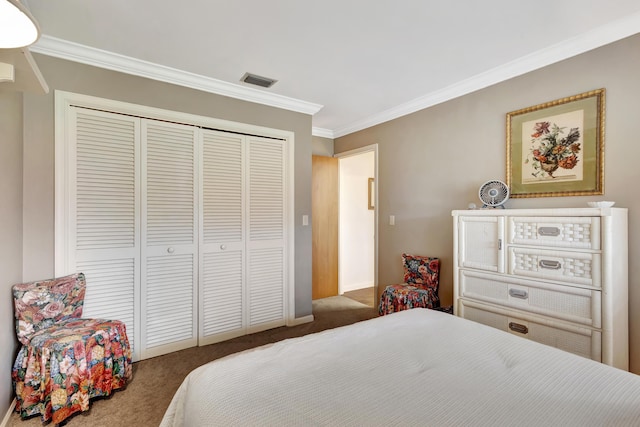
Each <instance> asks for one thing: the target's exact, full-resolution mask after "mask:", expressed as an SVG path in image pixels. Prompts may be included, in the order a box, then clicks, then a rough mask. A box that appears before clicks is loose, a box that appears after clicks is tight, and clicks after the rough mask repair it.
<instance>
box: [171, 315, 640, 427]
mask: <svg viewBox="0 0 640 427" xmlns="http://www.w3.org/2000/svg"><path fill="white" fill-rule="evenodd" d="M218 425H221V426H222V425H224V426H252V425H261V426H376V425H385V426H390V425H402V426H406V425H437V426H466V425H473V426H481V425H486V426H499V425H518V426H526V425H535V426H540V425H545V426H554V425H558V426H563V427H567V426H588V425H598V426H603V425H615V426H625V425H629V426H631V425H634V426H638V425H640V376H637V375H635V374H632V373H629V372H625V371H622V370H619V369H616V368H613V367H610V366H607V365H603V364H601V363H598V362H594V361H592V360H589V359H586V358H582V357H579V356H576V355H573V354H570V353H567V352H564V351H562V350H558V349H556V348H552V347H548V346H545V345H542V344H538V343H536V342H533V341H529V340H526V339H524V338H521V337H517V336H514V335H510V334H509V333H506V332H502V331H499V330H497V329H493V328H490V327H487V326H484V325H481V324H479V323H475V322H472V321H469V320H465V319H462V318H458V317H455V316H452V315H450V314H446V313H443V312H438V311H434V310H427V309H420V308H418V309H413V310H407V311H402V312H398V313H394V314H391V315H388V316H383V317H379V318H376V319H372V320H367V321H363V322H359V323H356V324H353V325H350V326H345V327H341V328H336V329H332V330H328V331H324V332H320V333H316V334H311V335H306V336H303V337H299V338H293V339H289V340H285V341H281V342H278V343H275V344H271V345H267V346H263V347H258V348H255V349H252V350H247V351H245V352H242V353H237V354H235V355H231V356H228V357H225V358H223V359H218V360H216V361H213V362H210V363H208V364H206V365H203V366H201V367H199V368H197V369H195V370H194V371H192V372H191V373H190V374H189V375H188V376H187V377H186V378H185V380H184V382H183V383H182V385H181V386H180V387H179V389H178V391H177V392H176V394H175V396H174V397H173V400H172V401H171V404H170V405H169V407H168V409H167V411H166V413H165V415H164V418H163V420H162V423H161V426H163V427H168V426H189V427H196V426H218Z"/></svg>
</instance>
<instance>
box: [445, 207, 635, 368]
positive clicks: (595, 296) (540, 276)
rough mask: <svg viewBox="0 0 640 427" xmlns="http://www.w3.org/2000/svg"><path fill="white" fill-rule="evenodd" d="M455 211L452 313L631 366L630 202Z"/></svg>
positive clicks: (583, 354) (608, 362)
mask: <svg viewBox="0 0 640 427" xmlns="http://www.w3.org/2000/svg"><path fill="white" fill-rule="evenodd" d="M452 215H453V229H454V281H453V295H454V296H453V298H454V306H453V307H454V313H455V314H456V315H458V316H461V317H464V318H466V319H470V320H474V321H477V322H480V323H483V324H486V325H489V326H493V327H495V328H498V329H502V330H504V331H507V332H510V333H513V334H516V335H519V336H522V337H525V338H528V339H531V340H534V341H537V342H541V343H543V344H547V345H550V346H553V347H557V348H560V349H562V350H566V351H569V352H571V353H575V354H578V355H580V356H584V357H588V358H591V359H593V360H596V361H599V362H602V363H606V364H608V365H612V366H615V367H617V368H620V369H624V370H628V369H629V344H628V341H629V338H628V327H629V326H628V300H627V290H628V276H627V270H628V266H627V264H628V251H627V246H628V243H627V239H628V235H627V209H623V208H602V209H599V208H585V209H481V210H458V211H453V212H452Z"/></svg>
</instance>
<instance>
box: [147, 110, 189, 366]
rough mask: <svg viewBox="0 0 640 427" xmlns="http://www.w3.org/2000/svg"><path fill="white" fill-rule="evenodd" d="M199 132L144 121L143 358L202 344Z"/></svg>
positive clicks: (182, 127) (167, 124) (168, 124)
mask: <svg viewBox="0 0 640 427" xmlns="http://www.w3.org/2000/svg"><path fill="white" fill-rule="evenodd" d="M196 131H197V128H195V127H192V126H184V125H177V124H173V123H164V122H159V121H153V120H142V183H143V184H142V246H143V251H142V275H141V277H142V280H141V283H142V286H141V296H142V304H141V306H142V309H141V317H142V318H141V322H142V324H143V325H144V333H143V336H142V344H141V345H142V349H141V353H142V357H143V358H148V357H154V356H158V355H161V354H165V353H169V352H172V351H176V350H180V349H183V348H187V347H193V346H194V345H197V332H196V321H197V299H196V297H197V295H196V293H197V271H198V270H197V268H198V266H197V264H198V263H197V245H198V238H197V235H198V234H197V212H198V208H197V206H198V205H197V178H196V177H197V174H196V173H197V161H196V155H195V153H196V151H195V149H196Z"/></svg>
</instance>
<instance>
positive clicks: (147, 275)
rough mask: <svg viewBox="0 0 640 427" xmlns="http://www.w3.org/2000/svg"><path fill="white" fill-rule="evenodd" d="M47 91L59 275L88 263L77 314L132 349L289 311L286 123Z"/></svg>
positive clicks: (187, 339)
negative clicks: (118, 333) (117, 328)
mask: <svg viewBox="0 0 640 427" xmlns="http://www.w3.org/2000/svg"><path fill="white" fill-rule="evenodd" d="M56 98H57V99H56V100H57V105H56V126H57V128H56V130H57V133H56V196H55V197H56V236H55V241H56V260H55V264H56V276H60V275H64V274H68V273H70V272H75V271H82V272H84V273H85V274H86V276H87V293H86V297H85V308H84V315H85V316H86V317H101V318H114V319H119V320H122V321H124V322H125V323H126V325H127V332H128V335H129V339H130V341H131V344H132V346H133V349H134V360H140V359H145V358H149V357H154V356H158V355H161V354H165V353H168V352H172V351H177V350H180V349H184V348H188V347H192V346H195V345H205V344H210V343H214V342H217V341H221V340H224V339H229V338H232V337H235V336H239V335H243V334H246V333H251V332H257V331H260V330H264V329H269V328H273V327H277V326H282V325H284V324H285V323H286V319H287V316H288V313H289V312H290V310H292V309H293V307H289V306H288V304H287V301H288V300H287V296H288V295H287V294H288V293H289V292H290V290H289V285H288V280H289V278H288V275H287V271H288V270H287V269H288V263H289V262H290V261H289V258H288V257H289V251H288V246H289V245H288V232H287V230H288V228H289V225H290V224H289V222H290V221H291V218H290V217H291V215H290V214H289V213H288V206H289V204H290V203H291V201H290V200H289V196H288V195H289V194H290V190H289V189H288V184H287V183H288V181H287V175H288V174H289V170H288V168H289V167H290V165H289V164H288V150H289V147H288V144H289V143H290V142H291V141H292V135H291V134H290V133H288V132H283V131H274V130H269V129H264V128H256V127H253V126H248V125H241V124H234V123H231V122H222V121H219V120H215V119H208V118H203V117H199V116H188V115H184V114H181V113H172V112H167V111H163V110H162V111H160V110H155V109H150V108H149V107H141V106H132V105H131V104H124V103H117V102H113V101H106V100H100V99H97V98H93V97H84V96H81V95H75V94H68V93H56ZM58 98H61V101H60V102H58ZM172 114H173V115H175V118H174V119H173V120H168V119H167V118H168V117H169V118H171V117H172ZM154 116H159V117H154ZM185 119H186V120H185ZM211 121H213V123H211ZM198 122H201V123H198ZM211 124H214V125H215V126H216V128H215V129H211V128H209V127H210V126H208V125H211ZM225 125H226V126H227V127H229V128H230V129H229V130H227V129H224V127H225ZM238 130H245V132H241V131H238ZM257 131H264V134H265V135H260V134H259V133H258V132H257ZM274 135H275V136H274ZM291 312H292V311H291Z"/></svg>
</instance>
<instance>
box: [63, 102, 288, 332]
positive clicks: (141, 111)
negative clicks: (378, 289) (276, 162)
mask: <svg viewBox="0 0 640 427" xmlns="http://www.w3.org/2000/svg"><path fill="white" fill-rule="evenodd" d="M54 97H55V108H54V123H55V149H54V151H55V172H54V180H55V181H54V190H55V199H54V233H55V234H54V269H55V271H54V274H55V276H63V275H66V274H71V273H74V272H75V269H76V260H75V247H74V246H73V243H74V242H75V234H73V236H72V235H71V233H75V225H74V224H72V222H73V218H74V217H73V216H72V214H73V213H74V212H75V205H74V203H73V200H71V197H72V191H71V189H72V188H74V187H75V185H76V182H75V178H74V176H73V174H72V173H71V172H70V171H72V168H73V167H74V165H75V153H74V152H72V151H73V147H72V146H71V145H70V143H71V141H70V140H71V137H72V136H71V135H70V132H69V129H70V124H71V120H72V118H71V117H70V114H69V111H70V108H71V107H72V106H77V107H82V108H88V109H95V110H102V111H107V112H115V113H121V114H129V115H133V116H138V117H141V118H149V119H154V120H163V121H169V122H176V123H182V124H186V125H193V126H196V127H205V128H211V129H219V130H223V131H228V132H236V133H242V134H250V135H259V136H263V137H268V138H278V139H282V140H284V141H285V142H286V143H285V146H286V153H285V162H286V166H285V172H286V177H285V182H286V190H285V203H286V208H285V224H286V227H285V232H286V237H285V240H286V255H285V259H286V268H285V271H284V275H285V284H284V292H285V301H286V304H285V322H286V325H289V326H294V325H296V324H298V323H299V322H297V321H296V318H295V238H294V237H295V234H294V232H295V215H294V208H295V206H294V201H295V199H294V190H295V186H294V167H295V157H294V148H295V134H294V132H292V131H287V130H281V129H272V128H267V127H263V126H256V125H251V124H246V123H239V122H232V121H228V120H222V119H216V118H211V117H206V116H200V115H194V114H188V113H181V112H176V111H170V110H164V109H160V108H155V107H149V106H144V105H137V104H132V103H128V102H121V101H115V100H109V99H105V98H99V97H94V96H90V95H83V94H77V93H73V92H67V91H60V90H56V91H55V95H54ZM136 298H137V300H138V301H139V298H140V286H139V283H138V286H137V289H136ZM136 316H137V317H139V314H136Z"/></svg>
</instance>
